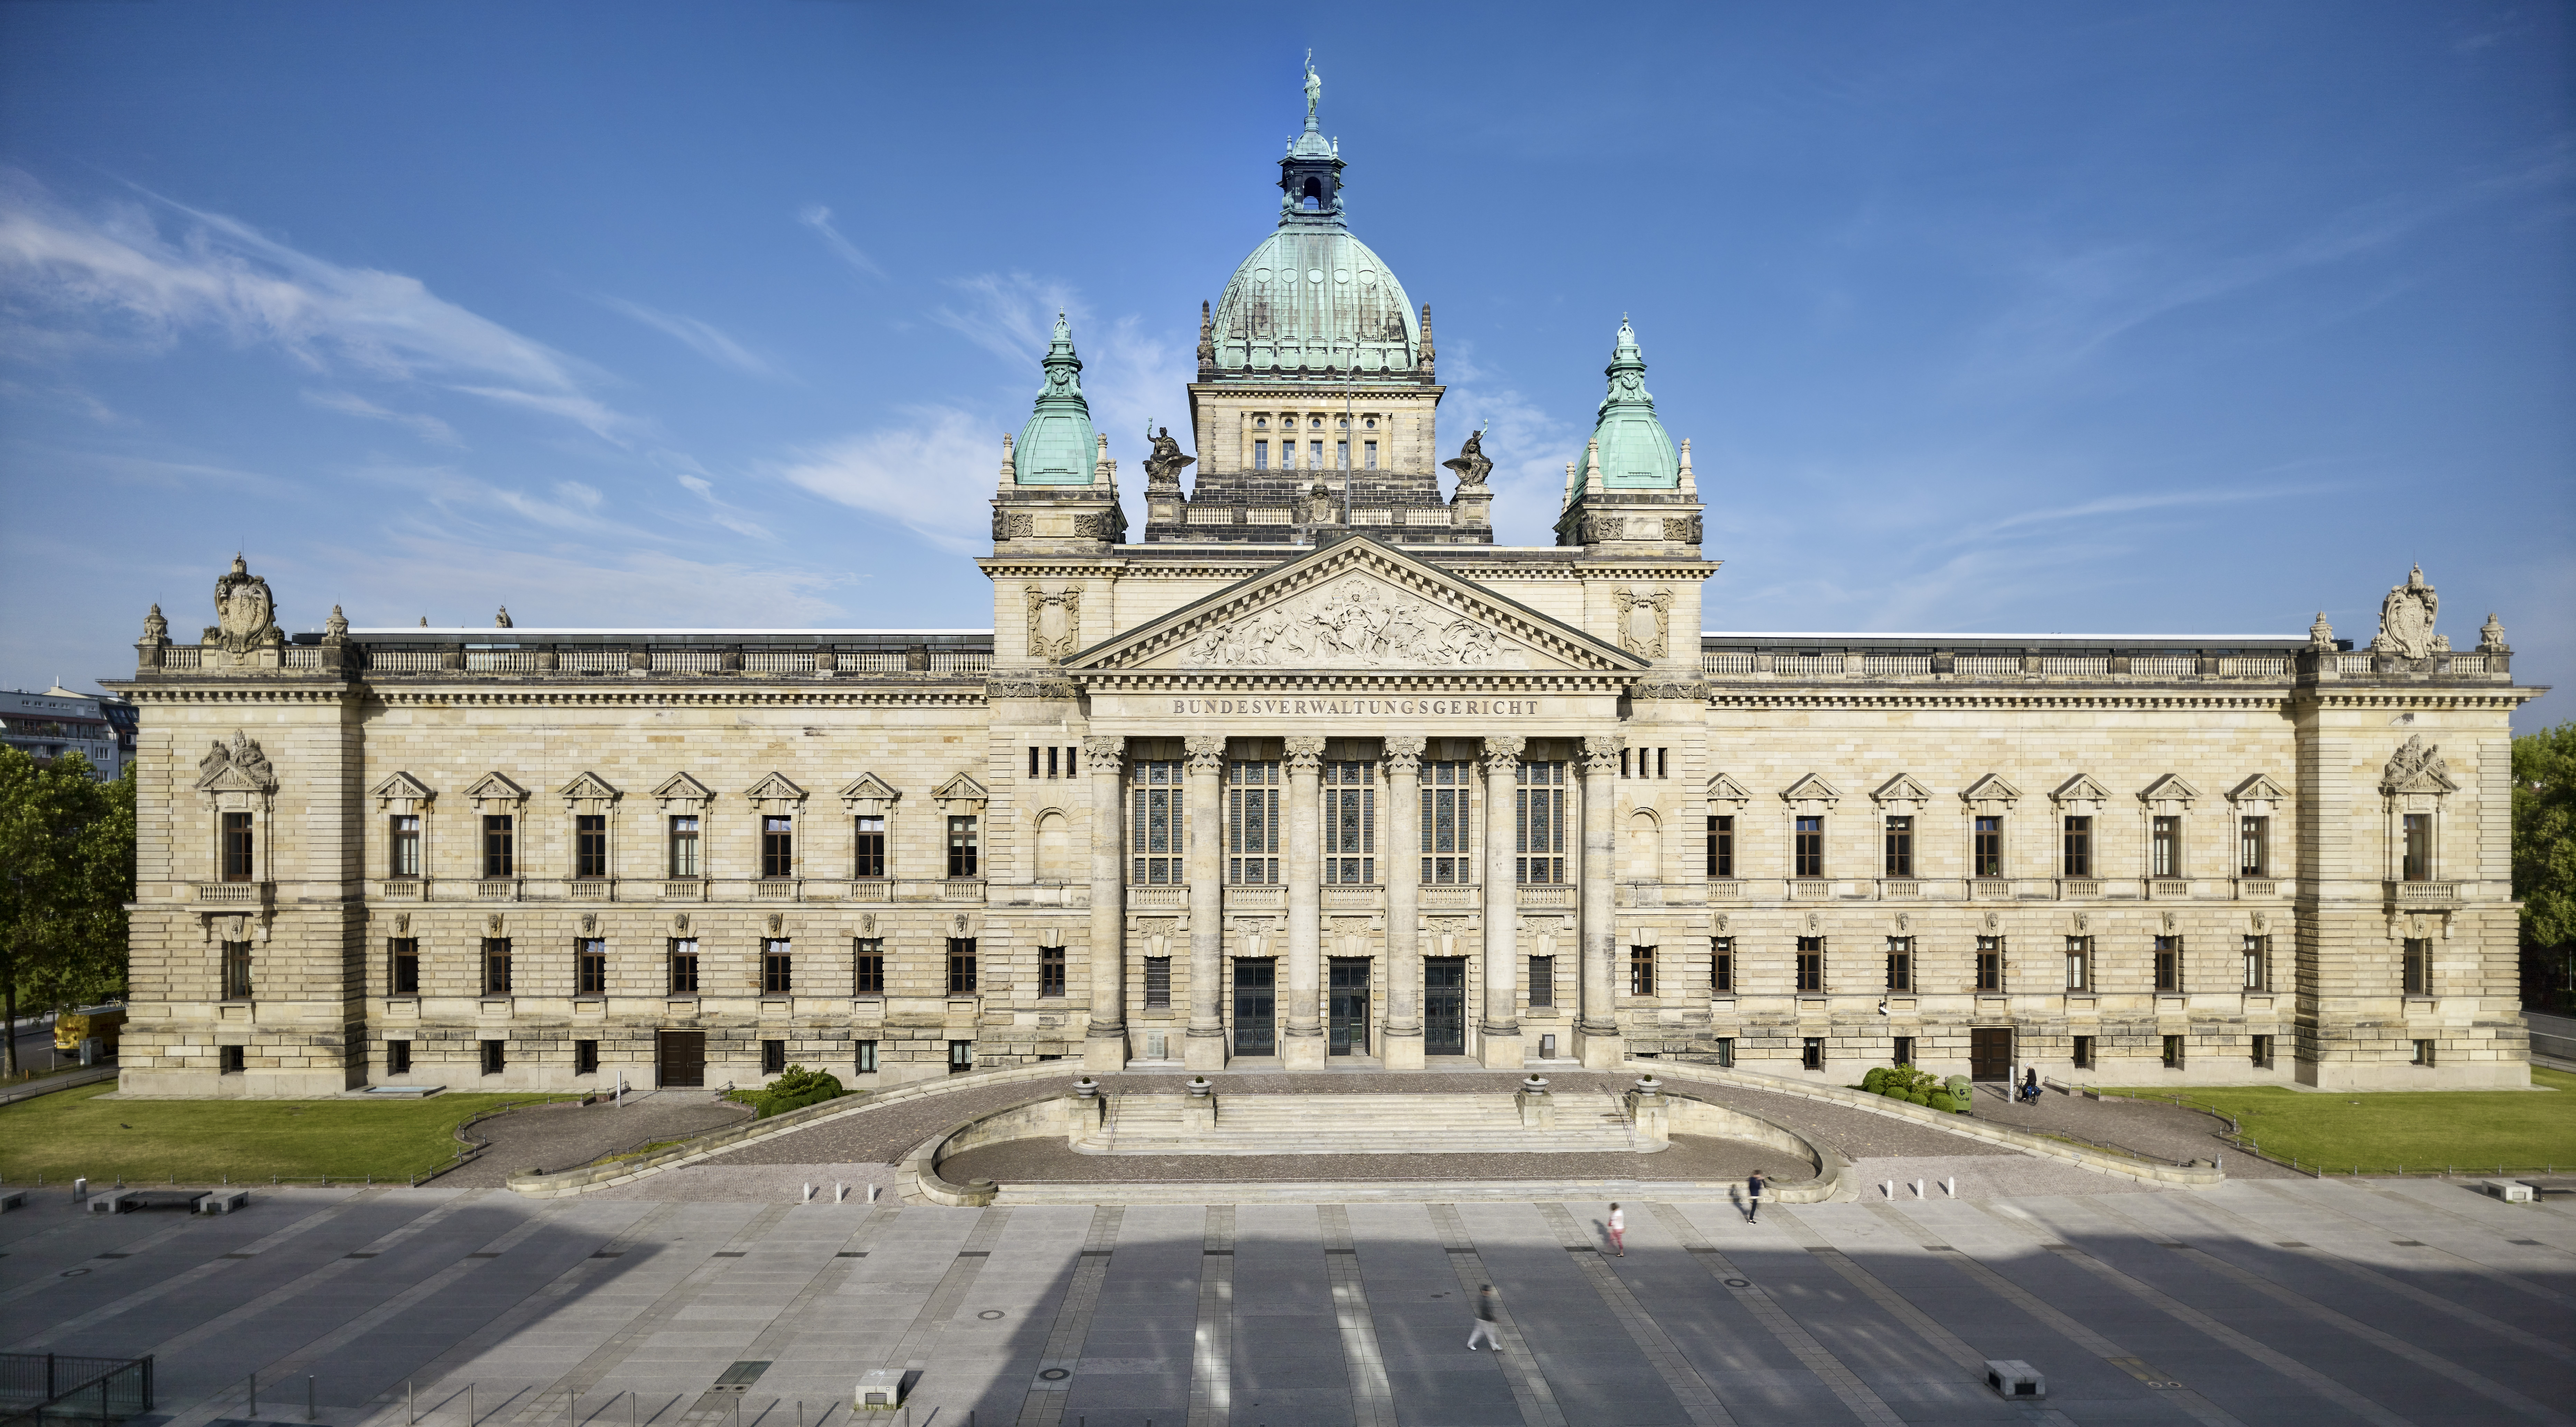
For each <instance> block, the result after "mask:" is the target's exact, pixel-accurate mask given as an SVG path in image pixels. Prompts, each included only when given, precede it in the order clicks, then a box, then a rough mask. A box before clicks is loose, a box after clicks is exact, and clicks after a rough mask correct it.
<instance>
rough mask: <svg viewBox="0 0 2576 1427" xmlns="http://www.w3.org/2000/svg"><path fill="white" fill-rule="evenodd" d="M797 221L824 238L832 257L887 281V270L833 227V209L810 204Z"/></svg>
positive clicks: (797, 217)
mask: <svg viewBox="0 0 2576 1427" xmlns="http://www.w3.org/2000/svg"><path fill="white" fill-rule="evenodd" d="M796 221H797V222H799V223H802V224H804V225H805V226H806V227H808V228H811V229H813V230H814V232H815V234H816V235H817V236H818V237H820V238H822V240H823V246H824V247H826V248H828V249H830V250H831V253H832V256H834V257H836V258H839V259H840V260H841V261H842V262H845V263H848V264H849V265H850V266H851V267H853V268H856V269H858V270H859V271H860V272H863V273H866V274H867V275H868V276H870V277H872V278H876V279H878V280H879V281H883V280H884V279H885V275H886V270H885V269H883V268H881V267H878V266H877V260H876V259H874V258H871V257H869V256H868V255H867V254H865V253H863V252H860V251H859V249H858V245H857V244H854V243H852V242H851V241H850V240H849V239H847V238H844V237H842V236H841V230H840V229H838V228H835V227H833V226H832V210H831V209H829V208H826V207H824V206H823V205H822V204H820V203H809V204H807V205H806V206H805V208H804V210H803V211H802V212H800V213H798V214H797V215H796Z"/></svg>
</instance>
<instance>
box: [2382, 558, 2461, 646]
mask: <svg viewBox="0 0 2576 1427" xmlns="http://www.w3.org/2000/svg"><path fill="white" fill-rule="evenodd" d="M2441 609H2442V597H2441V596H2440V595H2437V594H2435V593H2434V592H2433V587H2432V586H2431V585H2428V584H2426V583H2424V567H2423V566H2421V565H2418V566H2416V567H2414V568H2413V569H2412V570H2410V571H2408V572H2407V575H2406V583H2404V584H2402V585H2397V586H2394V587H2392V588H2391V589H2390V590H2389V591H2388V595H2387V597H2386V598H2384V599H2382V600H2381V601H2380V602H2379V637H2378V638H2377V639H2374V640H2372V641H2371V642H2370V647H2371V648H2372V649H2374V650H2376V651H2378V652H2380V653H2383V654H2395V655H2398V656H2400V657H2403V658H2407V659H2429V658H2431V657H2432V656H2433V655H2435V654H2441V653H2447V652H2448V651H2449V649H2450V647H2451V646H2450V641H2449V640H2447V639H2444V638H2442V637H2441V636H2440V635H2438V634H2435V633H2434V632H2433V618H2434V616H2435V615H2437V614H2439V613H2440V612H2441Z"/></svg>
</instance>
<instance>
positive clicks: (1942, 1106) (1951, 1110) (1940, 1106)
mask: <svg viewBox="0 0 2576 1427" xmlns="http://www.w3.org/2000/svg"><path fill="white" fill-rule="evenodd" d="M1923 1104H1924V1105H1925V1106H1926V1107H1927V1108H1929V1109H1934V1110H1938V1111H1940V1112H1941V1113H1942V1114H1944V1115H1955V1114H1957V1113H1958V1112H1959V1102H1958V1101H1956V1100H1953V1099H1951V1098H1950V1092H1949V1091H1947V1090H1935V1091H1933V1092H1932V1093H1931V1094H1929V1095H1926V1096H1924V1097H1923Z"/></svg>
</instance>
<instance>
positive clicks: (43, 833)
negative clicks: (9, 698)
mask: <svg viewBox="0 0 2576 1427" xmlns="http://www.w3.org/2000/svg"><path fill="white" fill-rule="evenodd" d="M133 900H134V770H133V769H132V768H131V767H129V768H127V769H126V770H125V773H124V775H123V776H122V777H120V778H118V779H117V780H116V781H115V782H113V783H101V782H99V781H98V780H97V779H96V778H94V777H92V776H91V775H90V764H89V760H88V759H85V758H83V757H81V756H80V755H79V754H77V753H66V754H64V755H63V756H61V757H59V758H57V759H55V760H54V761H53V762H52V763H51V764H49V765H46V766H43V767H39V766H38V765H37V763H36V760H35V759H33V758H31V757H29V756H28V755H27V754H26V753H25V752H24V751H22V750H20V749H16V748H7V749H0V1009H5V1012H6V1014H7V1016H8V1024H9V1025H10V1026H11V1027H12V1028H14V1027H15V1026H16V1025H17V1022H18V1011H19V1007H20V1006H21V1005H22V1004H23V1005H33V1006H38V1007H42V1008H45V1009H48V1010H57V1009H61V1008H63V1007H67V1006H76V1005H79V1004H81V1003H83V1002H89V1001H98V1000H101V999H104V998H106V997H109V996H113V995H117V994H119V993H121V992H122V991H123V990H124V989H125V930H126V918H125V907H126V904H127V903H128V902H131V901H133ZM0 1040H5V1041H6V1042H7V1046H6V1056H7V1069H8V1073H9V1074H12V1075H15V1074H17V1073H18V1071H19V1065H18V1042H17V1037H16V1036H15V1035H14V1034H11V1035H9V1036H6V1037H0Z"/></svg>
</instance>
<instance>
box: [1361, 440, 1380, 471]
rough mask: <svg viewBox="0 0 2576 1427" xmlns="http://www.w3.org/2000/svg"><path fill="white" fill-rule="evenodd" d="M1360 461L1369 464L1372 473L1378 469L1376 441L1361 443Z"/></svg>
mask: <svg viewBox="0 0 2576 1427" xmlns="http://www.w3.org/2000/svg"><path fill="white" fill-rule="evenodd" d="M1360 459H1361V460H1362V461H1365V462H1367V463H1368V469H1370V470H1372V471H1374V470H1376V469H1377V443H1376V442H1375V441H1363V442H1361V443H1360Z"/></svg>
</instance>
